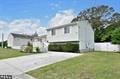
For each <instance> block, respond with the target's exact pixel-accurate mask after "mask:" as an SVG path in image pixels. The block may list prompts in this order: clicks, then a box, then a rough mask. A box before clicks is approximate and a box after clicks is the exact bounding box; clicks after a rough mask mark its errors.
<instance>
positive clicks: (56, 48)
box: [48, 43, 79, 52]
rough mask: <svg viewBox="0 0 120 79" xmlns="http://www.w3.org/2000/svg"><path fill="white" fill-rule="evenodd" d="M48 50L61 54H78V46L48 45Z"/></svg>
mask: <svg viewBox="0 0 120 79" xmlns="http://www.w3.org/2000/svg"><path fill="white" fill-rule="evenodd" d="M48 50H50V51H61V52H78V51H79V44H72V43H67V44H50V45H49V46H48Z"/></svg>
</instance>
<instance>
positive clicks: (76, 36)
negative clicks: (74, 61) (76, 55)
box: [47, 21, 94, 52]
mask: <svg viewBox="0 0 120 79" xmlns="http://www.w3.org/2000/svg"><path fill="white" fill-rule="evenodd" d="M47 40H48V42H49V43H50V44H52V43H68V42H70V43H77V44H79V51H80V52H82V51H91V50H94V31H93V29H92V27H91V24H90V23H89V22H88V21H79V22H76V23H69V24H66V25H61V26H56V27H50V28H48V29H47Z"/></svg>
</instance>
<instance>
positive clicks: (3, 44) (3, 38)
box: [2, 33, 4, 48]
mask: <svg viewBox="0 0 120 79" xmlns="http://www.w3.org/2000/svg"><path fill="white" fill-rule="evenodd" d="M3 45H4V34H3V33H2V48H3V47H4V46H3Z"/></svg>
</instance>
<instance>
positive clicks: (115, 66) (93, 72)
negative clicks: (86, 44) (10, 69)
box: [28, 52, 120, 79]
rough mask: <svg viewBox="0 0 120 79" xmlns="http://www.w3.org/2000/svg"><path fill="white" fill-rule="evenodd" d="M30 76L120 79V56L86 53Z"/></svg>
mask: <svg viewBox="0 0 120 79" xmlns="http://www.w3.org/2000/svg"><path fill="white" fill-rule="evenodd" d="M28 74H30V75H31V76H33V77H35V78H37V79H120V54H119V53H110V52H109V53H107V52H106V53H105V52H92V53H85V54H84V55H82V56H79V57H75V58H72V59H68V60H65V61H62V62H58V63H55V64H51V65H48V66H45V67H42V68H39V69H36V70H33V71H30V72H28Z"/></svg>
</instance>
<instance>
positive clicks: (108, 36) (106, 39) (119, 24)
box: [101, 21, 120, 42]
mask: <svg viewBox="0 0 120 79" xmlns="http://www.w3.org/2000/svg"><path fill="white" fill-rule="evenodd" d="M118 28H120V21H118V22H113V23H111V25H109V26H108V27H106V28H105V30H104V32H103V33H102V34H103V36H102V37H101V41H104V42H111V38H112V37H113V36H112V33H113V31H114V30H116V29H118ZM111 36H112V37H111Z"/></svg>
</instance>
